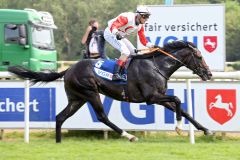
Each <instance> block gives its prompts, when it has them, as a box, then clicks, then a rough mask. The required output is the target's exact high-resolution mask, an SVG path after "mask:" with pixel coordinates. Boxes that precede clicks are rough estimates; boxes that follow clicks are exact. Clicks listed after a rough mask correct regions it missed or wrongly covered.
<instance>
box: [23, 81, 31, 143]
mask: <svg viewBox="0 0 240 160" xmlns="http://www.w3.org/2000/svg"><path fill="white" fill-rule="evenodd" d="M29 90H30V89H29V80H25V89H24V97H25V99H24V103H25V110H24V141H25V143H29V98H30V93H29Z"/></svg>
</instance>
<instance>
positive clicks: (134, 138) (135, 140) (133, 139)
mask: <svg viewBox="0 0 240 160" xmlns="http://www.w3.org/2000/svg"><path fill="white" fill-rule="evenodd" d="M129 141H130V142H137V141H138V138H137V137H132V138H130V139H129Z"/></svg>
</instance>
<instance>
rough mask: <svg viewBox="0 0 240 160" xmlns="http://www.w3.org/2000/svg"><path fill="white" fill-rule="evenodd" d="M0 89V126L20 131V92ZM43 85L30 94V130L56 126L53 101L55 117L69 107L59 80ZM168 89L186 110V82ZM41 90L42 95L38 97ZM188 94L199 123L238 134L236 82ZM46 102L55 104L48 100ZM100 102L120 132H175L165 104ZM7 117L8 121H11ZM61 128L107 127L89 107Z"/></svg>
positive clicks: (205, 85) (200, 85)
mask: <svg viewBox="0 0 240 160" xmlns="http://www.w3.org/2000/svg"><path fill="white" fill-rule="evenodd" d="M0 85H1V86H6V88H1V89H4V90H2V92H4V93H2V94H0V98H1V103H0V110H1V111H2V113H1V114H0V115H1V117H0V118H1V119H0V128H19V126H21V127H23V126H24V125H23V124H22V123H20V122H23V118H22V115H21V114H23V104H22V102H23V89H22V88H10V87H8V86H7V85H9V86H14V85H12V84H11V82H8V83H3V82H0ZM45 87H46V88H45V89H44V88H41V86H39V88H31V90H30V102H31V107H30V109H31V114H33V115H34V114H37V113H41V114H39V117H38V118H37V120H36V121H35V120H34V119H33V115H31V116H32V118H30V120H31V122H30V127H31V128H55V124H54V120H55V118H54V116H53V113H54V111H51V110H50V109H49V107H50V108H51V106H53V105H54V103H55V106H56V112H55V113H56V114H58V113H59V112H61V111H62V110H63V109H64V108H65V107H66V106H67V103H68V102H67V97H66V95H65V91H64V85H63V82H62V81H58V82H56V83H51V84H48V85H47V86H45ZM168 87H169V89H168V91H167V94H169V95H176V96H178V97H179V99H180V100H181V107H182V108H183V110H185V111H187V107H188V106H187V91H186V84H185V83H184V82H170V83H168ZM1 89H0V90H1ZM42 89H43V90H42ZM34 90H36V91H34ZM15 91H18V92H22V93H21V94H20V95H18V94H16V93H14V92H15ZM34 92H35V93H34ZM39 92H42V94H40V97H39V94H38V93H39ZM50 92H52V93H50ZM191 94H192V106H193V117H194V119H196V120H197V121H198V122H199V123H200V124H202V125H203V126H204V127H207V128H208V129H210V130H213V131H240V126H239V121H240V109H239V107H240V101H239V100H238V99H239V97H240V85H239V82H237V81H236V82H234V81H231V82H193V83H192V91H191ZM12 95H13V96H12ZM50 95H51V96H50ZM13 97H15V98H13ZM50 97H51V98H50ZM50 99H51V101H53V102H50ZM101 100H102V102H103V105H104V110H105V112H106V114H107V116H108V117H109V119H110V120H111V121H112V122H113V123H115V124H116V125H118V126H119V127H121V128H123V129H126V130H174V128H175V126H176V117H175V113H173V112H172V111H170V110H168V109H166V108H164V107H163V106H160V105H146V104H145V103H140V104H137V103H127V102H120V101H116V100H113V99H111V98H109V97H106V96H103V95H101ZM52 109H53V108H52ZM44 110H46V111H44ZM46 115H47V116H46ZM31 116H30V117H31ZM8 117H12V119H11V118H8ZM19 117H20V118H19ZM44 117H45V118H44ZM47 117H52V118H47ZM188 124H189V122H188V121H187V120H186V119H184V118H183V127H184V129H185V130H188V129H189V126H188ZM63 128H67V129H93V130H95V129H104V130H109V129H110V128H109V127H107V126H106V125H104V124H103V123H101V122H99V121H98V120H97V118H96V115H95V113H94V111H93V109H92V107H91V105H90V104H89V103H87V104H85V105H84V106H82V107H81V108H80V109H79V111H77V112H76V113H75V114H74V115H73V116H72V117H70V118H69V119H67V120H66V121H65V123H64V124H63Z"/></svg>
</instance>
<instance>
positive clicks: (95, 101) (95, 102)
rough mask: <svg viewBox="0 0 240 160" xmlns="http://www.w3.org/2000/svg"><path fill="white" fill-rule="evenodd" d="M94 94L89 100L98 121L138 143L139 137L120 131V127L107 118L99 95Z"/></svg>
mask: <svg viewBox="0 0 240 160" xmlns="http://www.w3.org/2000/svg"><path fill="white" fill-rule="evenodd" d="M96 94H97V93H94V94H91V95H92V97H91V98H90V99H89V100H88V101H89V102H90V104H91V105H92V107H93V109H94V111H95V113H96V116H97V118H98V120H99V121H100V122H102V123H104V124H105V125H107V126H108V127H110V128H112V129H113V130H114V131H116V132H117V133H118V134H120V135H121V136H123V137H126V138H128V139H129V141H131V142H132V141H137V140H138V139H137V137H135V136H133V135H131V134H129V133H127V132H126V131H123V130H122V129H120V128H119V127H118V126H116V125H115V124H113V123H112V122H111V121H110V120H109V119H108V117H107V115H106V114H105V113H104V110H103V105H102V102H101V100H100V96H99V94H97V95H96Z"/></svg>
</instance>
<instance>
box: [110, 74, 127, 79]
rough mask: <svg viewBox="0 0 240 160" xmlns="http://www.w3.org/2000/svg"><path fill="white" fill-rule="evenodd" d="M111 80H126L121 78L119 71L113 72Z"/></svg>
mask: <svg viewBox="0 0 240 160" xmlns="http://www.w3.org/2000/svg"><path fill="white" fill-rule="evenodd" d="M112 80H113V81H127V80H126V79H125V78H123V77H122V76H121V75H120V74H119V73H115V74H113V76H112Z"/></svg>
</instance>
